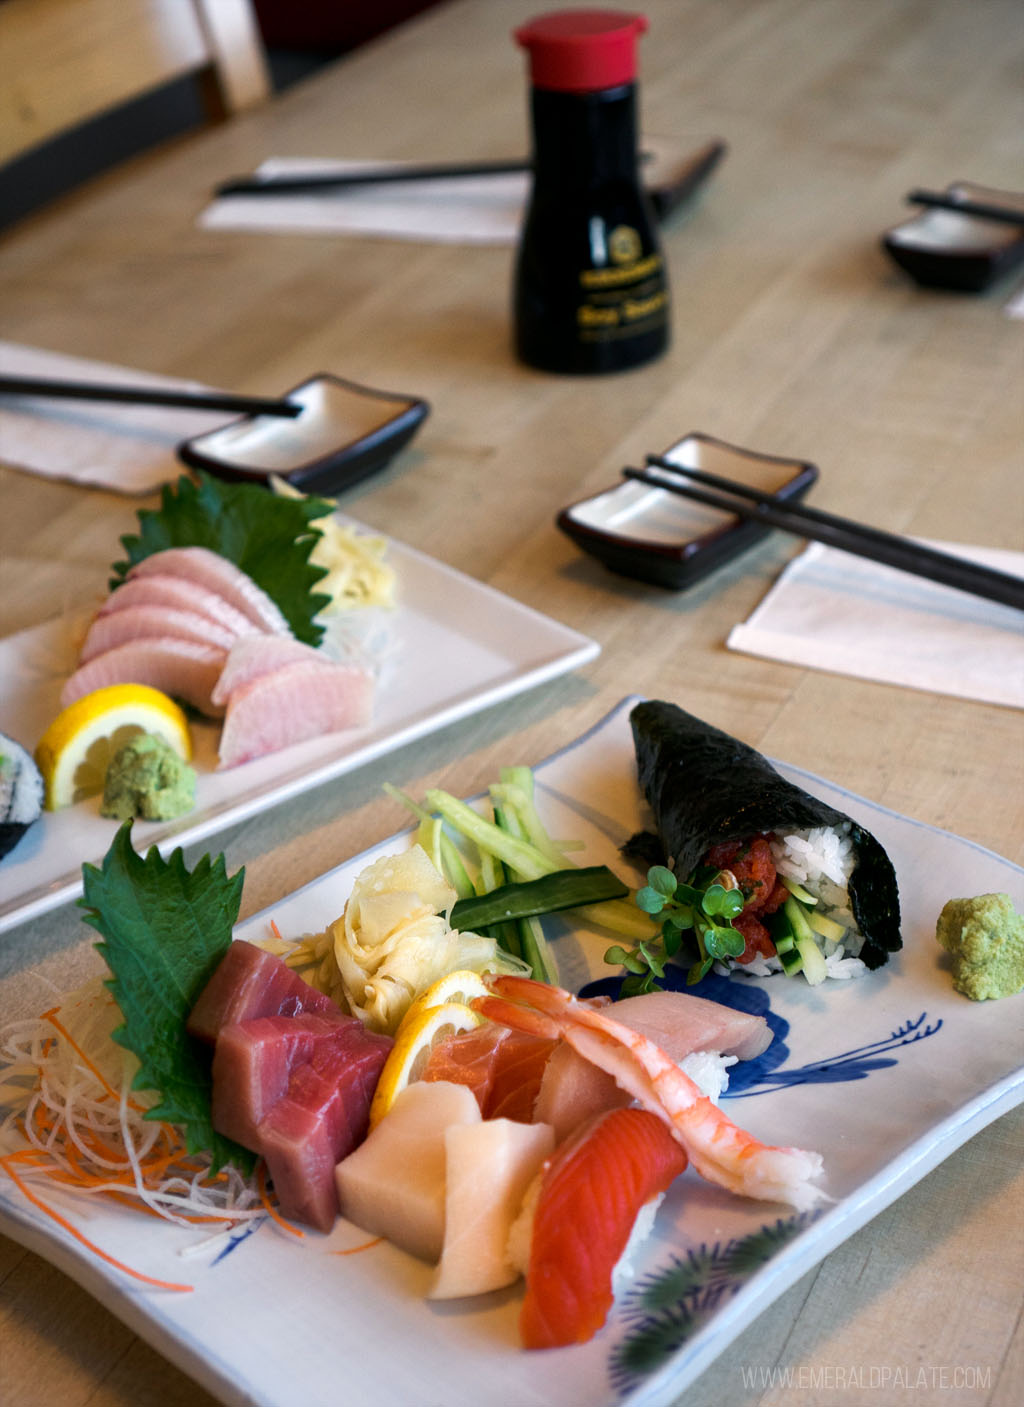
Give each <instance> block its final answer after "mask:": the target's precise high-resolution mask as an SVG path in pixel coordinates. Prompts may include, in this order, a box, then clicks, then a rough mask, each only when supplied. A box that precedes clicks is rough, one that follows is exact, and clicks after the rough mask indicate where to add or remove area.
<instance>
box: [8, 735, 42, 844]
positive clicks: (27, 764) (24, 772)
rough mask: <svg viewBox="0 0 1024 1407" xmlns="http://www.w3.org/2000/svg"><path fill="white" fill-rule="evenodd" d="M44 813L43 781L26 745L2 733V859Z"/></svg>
mask: <svg viewBox="0 0 1024 1407" xmlns="http://www.w3.org/2000/svg"><path fill="white" fill-rule="evenodd" d="M42 814H43V778H42V775H41V773H40V771H39V768H38V767H37V766H36V764H35V762H34V760H33V759H32V757H31V755H30V754H29V753H27V752H26V751H25V749H24V748H23V747H22V745H21V744H20V743H18V742H15V740H14V739H13V738H9V737H7V736H6V734H4V733H0V859H2V858H3V856H4V855H6V854H7V853H8V851H10V850H13V849H14V847H15V846H16V845H17V843H18V841H19V840H20V839H21V837H22V836H23V835H24V834H25V832H26V831H27V830H28V828H29V826H31V825H32V824H33V823H34V822H35V821H38V820H39V817H40V816H41V815H42Z"/></svg>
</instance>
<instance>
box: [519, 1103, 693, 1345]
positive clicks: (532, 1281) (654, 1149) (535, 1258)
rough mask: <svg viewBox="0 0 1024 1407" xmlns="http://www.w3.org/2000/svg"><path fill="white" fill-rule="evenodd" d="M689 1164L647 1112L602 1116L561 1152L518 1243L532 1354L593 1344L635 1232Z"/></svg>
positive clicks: (537, 1187) (534, 1192) (530, 1199)
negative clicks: (651, 1206)
mask: <svg viewBox="0 0 1024 1407" xmlns="http://www.w3.org/2000/svg"><path fill="white" fill-rule="evenodd" d="M686 1164H687V1158H686V1154H685V1152H684V1151H683V1149H682V1148H681V1147H680V1145H679V1143H678V1142H677V1141H676V1139H675V1138H673V1137H672V1134H671V1133H670V1132H669V1130H668V1128H667V1126H666V1125H665V1123H664V1122H663V1121H662V1120H661V1119H659V1118H658V1116H657V1115H656V1114H651V1113H649V1112H648V1111H647V1110H646V1109H632V1108H631V1109H612V1110H609V1111H608V1112H606V1113H604V1114H599V1115H598V1116H597V1117H596V1118H595V1119H592V1120H590V1121H588V1122H587V1123H586V1124H583V1125H582V1126H581V1127H580V1128H579V1129H577V1131H576V1132H575V1133H574V1134H573V1135H572V1136H571V1137H570V1138H568V1139H567V1140H566V1141H565V1143H563V1144H560V1145H559V1147H558V1148H556V1149H555V1152H554V1154H553V1155H552V1157H551V1158H550V1159H549V1160H548V1161H547V1163H546V1164H545V1166H544V1168H543V1170H542V1172H541V1173H540V1174H539V1176H538V1179H537V1180H536V1182H535V1184H534V1187H533V1188H532V1189H531V1191H530V1193H528V1194H527V1198H526V1202H525V1204H524V1208H523V1211H522V1213H521V1214H520V1218H519V1220H518V1221H517V1223H516V1224H515V1225H514V1226H513V1229H512V1234H511V1236H510V1242H509V1249H510V1254H511V1256H512V1258H513V1260H514V1261H515V1262H517V1263H518V1264H520V1266H521V1267H522V1268H523V1269H524V1271H525V1274H526V1296H525V1298H524V1300H523V1307H522V1310H521V1312H520V1316H519V1330H520V1334H521V1336H522V1341H523V1345H524V1347H526V1348H561V1347H564V1346H565V1345H568V1344H574V1343H585V1342H586V1341H587V1340H588V1339H591V1338H593V1336H594V1334H596V1333H597V1331H598V1329H600V1328H601V1326H602V1325H603V1324H604V1322H605V1320H606V1319H607V1317H608V1311H609V1310H610V1309H611V1306H612V1303H613V1301H614V1297H615V1290H614V1273H615V1269H616V1266H617V1265H618V1264H619V1262H620V1261H621V1259H622V1257H623V1254H624V1253H625V1252H626V1251H627V1248H628V1247H629V1244H630V1241H631V1239H632V1238H633V1235H634V1229H635V1228H637V1229H642V1224H641V1227H640V1228H638V1227H637V1223H638V1218H639V1217H640V1214H641V1213H642V1212H643V1211H644V1209H645V1207H648V1206H649V1204H651V1203H654V1205H655V1206H656V1205H657V1202H658V1201H660V1199H661V1197H662V1196H663V1195H664V1193H665V1192H666V1191H667V1189H668V1188H669V1186H670V1185H671V1184H672V1182H674V1181H675V1179H676V1178H677V1177H678V1176H679V1174H680V1173H681V1172H682V1171H683V1170H684V1169H685V1167H686ZM527 1247H528V1250H527V1249H526V1248H527ZM524 1251H525V1254H524Z"/></svg>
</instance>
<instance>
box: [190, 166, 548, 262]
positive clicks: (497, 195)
mask: <svg viewBox="0 0 1024 1407" xmlns="http://www.w3.org/2000/svg"><path fill="white" fill-rule="evenodd" d="M402 164H403V163H401V162H381V161H327V160H311V159H307V158H304V157H271V158H270V159H269V160H268V161H264V162H263V164H262V165H261V166H260V167H259V169H258V171H257V173H256V174H257V175H258V176H259V177H267V178H269V177H284V176H293V177H294V176H322V175H336V174H339V173H343V172H346V171H358V170H365V169H366V168H367V167H376V168H380V167H384V166H394V167H398V166H400V165H402ZM405 164H406V165H407V164H409V163H405ZM527 181H528V178H527V176H526V174H525V173H522V174H520V173H518V172H512V173H511V174H508V175H500V176H473V177H467V176H459V177H456V178H454V179H451V178H450V179H448V180H442V179H439V180H430V181H406V182H403V183H402V184H401V185H395V184H394V183H392V182H387V183H385V184H382V185H379V186H352V187H349V188H346V189H341V190H332V191H323V192H317V193H316V194H312V195H304V194H303V195H299V194H293V195H280V196H272V195H232V196H222V197H221V198H219V199H217V200H215V201H214V202H213V203H212V204H211V205H208V206H207V207H206V209H205V210H203V211H202V212H201V214H200V216H199V224H200V225H201V226H202V227H204V228H206V229H214V230H279V231H299V232H302V231H308V232H311V233H320V234H324V233H329V234H358V235H374V236H378V237H384V238H388V239H406V240H409V239H412V240H427V241H430V242H437V243H458V244H511V243H513V242H514V241H515V239H516V237H517V235H518V232H519V225H520V221H521V219H522V213H523V206H524V204H525V201H526V195H527V189H528V186H527Z"/></svg>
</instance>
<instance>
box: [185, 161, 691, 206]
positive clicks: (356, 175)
mask: <svg viewBox="0 0 1024 1407" xmlns="http://www.w3.org/2000/svg"><path fill="white" fill-rule="evenodd" d="M717 158H718V153H717V152H716V153H715V160H716V161H717ZM639 159H640V162H641V164H642V165H643V164H646V163H647V162H648V161H650V159H651V153H650V152H646V151H642V152H641V153H640V157H639ZM532 170H533V163H532V162H531V161H528V160H525V159H524V158H522V157H510V158H507V159H504V160H498V161H448V162H433V163H427V164H426V165H415V164H409V165H402V164H396V165H394V166H365V167H356V168H354V169H353V170H350V171H324V172H310V173H309V174H308V175H305V176H235V177H233V178H232V179H231V180H228V181H224V182H222V183H221V184H220V185H219V186H215V187H214V192H213V193H214V195H217V196H221V195H302V194H304V193H306V194H310V195H315V194H316V192H317V191H331V190H345V189H346V187H348V186H379V185H391V184H401V183H402V182H403V181H447V180H460V179H462V178H465V177H473V176H510V175H519V174H522V173H523V172H527V171H532Z"/></svg>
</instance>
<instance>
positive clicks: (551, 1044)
mask: <svg viewBox="0 0 1024 1407" xmlns="http://www.w3.org/2000/svg"><path fill="white" fill-rule="evenodd" d="M557 1046H558V1041H557V1040H549V1039H548V1038H547V1037H545V1036H534V1035H531V1034H529V1033H528V1032H526V1031H512V1030H510V1029H509V1028H508V1027H507V1026H500V1025H498V1023H497V1022H494V1021H486V1022H484V1024H483V1025H482V1026H475V1027H474V1028H473V1029H472V1030H469V1031H459V1032H458V1033H457V1034H455V1035H452V1036H450V1037H449V1038H448V1039H447V1040H445V1041H439V1042H437V1043H436V1044H435V1045H434V1046H433V1048H432V1049H431V1051H430V1055H429V1057H428V1060H427V1064H426V1068H425V1069H424V1071H423V1073H422V1075H421V1076H420V1078H421V1079H424V1080H452V1081H453V1082H454V1083H456V1084H462V1085H468V1086H469V1087H470V1089H472V1091H473V1093H474V1095H475V1096H476V1101H477V1103H478V1104H479V1106H480V1112H481V1114H482V1115H483V1117H484V1118H485V1119H515V1120H518V1121H519V1122H520V1123H524V1124H529V1123H532V1122H533V1118H534V1112H533V1106H534V1102H535V1100H536V1098H537V1092H538V1090H539V1089H540V1085H541V1077H542V1075H543V1072H544V1067H545V1065H546V1064H547V1062H548V1059H549V1058H550V1056H551V1054H552V1052H553V1051H554V1050H555V1049H556V1047H557Z"/></svg>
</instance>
